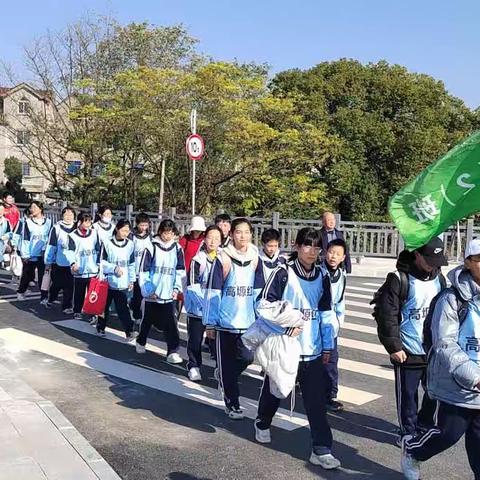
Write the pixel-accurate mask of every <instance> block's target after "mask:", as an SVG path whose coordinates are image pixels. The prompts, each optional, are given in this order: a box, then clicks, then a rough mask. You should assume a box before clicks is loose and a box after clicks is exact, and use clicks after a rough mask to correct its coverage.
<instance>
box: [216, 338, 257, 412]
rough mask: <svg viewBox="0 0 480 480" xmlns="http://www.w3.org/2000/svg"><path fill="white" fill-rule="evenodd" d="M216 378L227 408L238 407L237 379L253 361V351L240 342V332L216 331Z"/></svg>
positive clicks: (238, 391)
mask: <svg viewBox="0 0 480 480" xmlns="http://www.w3.org/2000/svg"><path fill="white" fill-rule="evenodd" d="M216 351H217V365H218V379H219V382H220V387H221V389H222V392H223V400H224V402H225V405H226V407H227V408H239V407H240V402H239V397H240V390H239V387H238V379H239V377H240V375H241V374H242V372H243V371H244V370H245V369H246V368H247V367H248V366H249V365H250V364H251V363H252V362H253V356H254V354H253V352H252V351H250V350H248V349H247V347H245V345H244V344H243V342H242V334H241V333H230V332H222V331H217V348H216Z"/></svg>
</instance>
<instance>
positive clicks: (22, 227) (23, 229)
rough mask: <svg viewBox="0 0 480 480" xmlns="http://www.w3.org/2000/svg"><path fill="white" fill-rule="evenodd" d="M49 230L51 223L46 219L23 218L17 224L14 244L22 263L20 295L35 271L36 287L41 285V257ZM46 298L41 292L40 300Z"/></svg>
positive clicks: (43, 269)
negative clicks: (36, 273)
mask: <svg viewBox="0 0 480 480" xmlns="http://www.w3.org/2000/svg"><path fill="white" fill-rule="evenodd" d="M51 228H52V221H51V220H50V219H49V218H46V217H43V218H42V219H41V220H38V221H36V220H34V219H33V218H24V219H23V221H22V222H20V223H19V224H18V227H17V229H16V231H15V234H14V237H16V240H15V243H16V244H17V245H18V250H19V252H20V256H21V257H22V260H23V261H24V267H23V272H22V278H21V279H20V284H19V286H18V293H20V294H23V293H25V292H26V291H27V288H28V285H29V283H30V282H31V281H32V280H34V277H35V269H37V271H38V285H39V286H41V285H42V280H43V274H44V272H45V263H44V260H43V257H44V254H45V248H46V246H47V240H48V236H49V234H50V229H51ZM47 296H48V292H46V291H41V300H44V299H46V298H47Z"/></svg>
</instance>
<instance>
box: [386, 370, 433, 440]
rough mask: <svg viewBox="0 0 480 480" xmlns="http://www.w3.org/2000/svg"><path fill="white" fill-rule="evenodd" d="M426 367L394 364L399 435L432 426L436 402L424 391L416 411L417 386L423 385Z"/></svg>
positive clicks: (411, 433) (412, 433) (410, 433)
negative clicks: (420, 404) (420, 406)
mask: <svg viewBox="0 0 480 480" xmlns="http://www.w3.org/2000/svg"><path fill="white" fill-rule="evenodd" d="M425 375H426V367H419V368H407V367H405V366H403V365H395V397H396V401H397V415H398V424H399V427H400V435H414V434H415V433H416V432H417V430H428V429H429V428H431V427H432V426H433V415H434V412H435V406H436V403H435V402H434V401H432V400H430V399H429V398H428V395H427V394H426V393H424V395H423V400H422V408H421V410H420V412H418V388H419V387H420V384H422V385H425Z"/></svg>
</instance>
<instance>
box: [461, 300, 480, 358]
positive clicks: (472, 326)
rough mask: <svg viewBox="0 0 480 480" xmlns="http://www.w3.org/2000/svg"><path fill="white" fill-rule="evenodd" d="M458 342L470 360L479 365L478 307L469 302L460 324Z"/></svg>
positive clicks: (479, 310)
mask: <svg viewBox="0 0 480 480" xmlns="http://www.w3.org/2000/svg"><path fill="white" fill-rule="evenodd" d="M458 344H459V345H460V348H461V349H462V350H463V351H464V352H465V353H466V354H467V355H468V357H469V358H470V360H472V361H473V362H475V363H476V364H477V365H480V307H479V306H478V305H477V304H475V303H473V302H469V304H468V310H467V314H466V316H465V320H464V321H463V322H462V324H461V325H460V330H459V332H458Z"/></svg>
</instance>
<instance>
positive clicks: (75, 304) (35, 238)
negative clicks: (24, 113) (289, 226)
mask: <svg viewBox="0 0 480 480" xmlns="http://www.w3.org/2000/svg"><path fill="white" fill-rule="evenodd" d="M93 220H94V219H93V218H92V216H91V215H90V214H89V213H81V214H80V215H79V216H78V218H76V215H75V211H74V210H73V209H72V208H70V207H66V208H64V209H63V211H62V219H61V220H60V221H59V222H57V223H56V224H55V225H52V223H51V221H50V220H49V219H48V218H46V217H45V216H44V212H43V205H42V204H41V203H40V202H31V204H30V206H29V208H28V210H27V211H26V212H25V215H24V217H23V218H22V219H20V221H19V223H18V225H17V226H16V227H15V228H14V229H13V228H12V227H11V225H10V222H9V221H8V220H6V219H5V217H4V205H3V204H0V254H1V255H2V258H0V261H1V260H3V252H5V251H6V246H8V245H10V246H11V247H12V248H13V249H16V250H17V251H18V253H19V254H20V256H21V258H22V260H23V263H24V268H23V273H22V277H21V279H20V282H19V287H18V297H19V298H20V299H22V298H24V294H25V292H26V290H27V288H28V287H29V284H30V282H31V281H32V280H33V279H34V275H35V271H36V272H37V278H38V283H39V285H42V284H43V283H44V282H42V277H43V275H44V272H45V271H47V272H49V274H50V277H51V285H50V288H49V289H48V290H41V299H40V301H41V304H42V305H44V306H45V307H46V308H50V307H51V305H52V303H53V302H55V301H57V298H58V295H59V292H60V291H63V297H62V310H63V312H64V313H65V314H72V315H73V316H74V318H75V319H77V320H80V319H84V315H83V314H82V307H83V303H84V300H85V294H86V291H87V289H88V286H89V282H90V280H91V279H92V278H94V277H96V276H98V275H101V276H103V277H105V278H106V279H107V280H108V285H109V289H108V298H107V304H106V308H105V312H104V314H103V315H100V316H99V317H98V318H89V319H87V320H89V321H91V323H92V324H94V325H95V326H96V329H97V332H98V333H99V334H100V335H104V334H105V330H106V327H107V324H108V318H109V310H110V306H111V304H112V303H113V304H114V305H115V310H116V312H117V315H118V317H119V320H120V322H121V324H122V326H123V329H124V331H125V338H126V341H128V342H130V341H135V346H136V351H137V353H139V354H143V353H145V352H146V345H147V342H148V336H149V332H150V329H151V327H152V325H153V326H155V327H156V328H157V329H159V330H162V331H163V332H164V335H165V340H166V343H167V362H169V363H174V364H179V363H182V362H183V359H182V358H181V356H180V355H179V346H180V336H179V330H178V325H177V321H178V315H179V314H180V312H181V311H182V310H183V307H184V308H185V311H186V314H187V331H188V341H187V355H188V359H186V360H187V364H186V366H187V374H188V377H189V379H190V380H191V381H201V380H202V347H203V343H204V342H206V343H207V344H208V346H209V348H210V354H211V356H212V358H213V359H214V360H215V361H216V366H217V368H216V370H215V376H216V378H217V380H218V383H219V387H220V389H221V392H222V395H223V399H224V403H225V412H226V414H227V415H228V417H229V418H231V419H233V420H240V419H242V418H244V414H243V410H242V406H241V404H240V387H239V377H240V375H241V374H242V372H243V371H244V370H245V369H246V368H247V367H248V366H249V365H250V364H251V363H252V362H253V361H254V352H253V351H252V350H251V349H250V348H249V347H248V344H247V343H246V342H244V341H242V336H243V335H244V334H246V332H248V331H249V329H251V328H252V326H254V325H256V324H257V323H259V322H262V325H263V326H265V325H267V327H268V329H269V331H270V332H271V333H273V334H274V335H286V336H288V337H293V338H296V339H297V340H298V343H299V346H300V357H299V362H298V373H297V384H298V386H299V387H300V389H301V393H302V399H303V402H304V407H305V411H306V415H307V418H308V422H309V425H310V431H311V438H312V451H311V455H310V462H311V463H313V464H315V465H320V466H321V467H323V468H325V469H335V468H338V467H339V466H340V461H339V460H338V459H337V458H335V457H334V456H333V454H332V433H331V429H330V426H329V424H328V417H327V411H328V410H334V411H338V410H340V409H342V408H343V405H342V404H341V403H340V402H339V401H338V399H337V398H336V397H337V393H338V350H337V337H338V334H339V329H340V327H341V324H342V322H343V318H344V314H345V301H344V296H345V286H346V274H345V271H344V268H343V265H344V262H345V258H346V254H347V248H346V244H345V242H344V240H343V239H341V238H333V239H329V243H328V245H327V246H326V247H323V248H322V235H321V233H320V232H319V231H318V230H315V229H313V228H308V227H307V228H302V229H301V230H299V232H298V235H297V237H296V240H295V245H294V247H293V253H291V254H289V255H288V256H286V255H282V254H281V252H280V239H281V237H280V233H279V232H278V231H277V230H275V229H268V230H265V231H264V232H263V234H262V238H261V247H260V248H257V247H256V246H254V245H253V243H252V236H253V227H252V225H251V224H250V222H249V221H248V220H247V219H246V218H236V219H234V220H233V221H232V220H231V219H230V217H229V216H228V215H226V214H221V215H218V216H217V217H216V218H215V222H214V224H212V225H210V226H208V227H207V226H206V225H205V221H204V220H203V218H201V217H193V218H192V224H191V228H190V231H189V233H188V234H187V235H185V236H184V237H182V238H181V239H180V240H179V241H177V240H178V237H179V232H178V230H177V227H176V225H175V223H174V222H173V221H172V220H169V219H165V220H162V221H161V222H160V225H159V227H158V230H157V231H156V232H151V223H150V219H149V217H148V216H147V215H146V214H142V213H141V214H139V215H138V216H137V217H136V222H135V228H132V226H131V225H130V222H128V221H127V220H125V219H121V220H119V221H118V222H117V223H116V224H115V225H114V224H113V223H112V210H111V209H110V208H109V207H102V208H101V209H99V212H98V218H97V219H96V221H95V222H94V221H93ZM443 251H444V246H443V242H442V241H441V240H440V239H439V238H433V239H432V240H431V241H429V242H428V243H427V244H425V245H424V246H422V247H421V248H419V249H417V250H415V251H413V252H409V251H404V252H402V253H401V254H400V255H399V258H398V261H397V269H396V271H395V272H391V273H390V274H389V275H388V276H387V279H386V281H385V283H384V284H383V285H382V286H381V288H380V289H379V291H378V292H377V293H376V294H375V297H374V299H373V301H372V303H373V304H374V317H375V320H376V322H377V325H378V336H379V339H380V341H381V343H382V344H383V345H384V347H385V349H386V350H387V352H388V353H389V355H390V359H391V362H392V364H393V367H394V372H395V396H396V403H397V411H398V422H399V438H398V444H399V446H401V447H402V462H401V465H402V470H403V472H404V475H405V478H407V479H412V480H415V479H418V478H420V465H421V462H422V461H425V460H427V459H429V458H431V457H433V456H434V455H436V454H438V453H439V452H441V451H444V450H446V449H447V448H449V447H450V446H451V445H453V444H455V443H456V442H457V441H458V440H459V439H460V438H461V437H462V436H463V435H464V434H465V438H466V449H467V454H468V459H469V462H470V466H471V468H472V471H473V472H474V474H475V478H476V479H478V480H480V456H479V455H478V453H479V449H480V447H479V445H480V420H479V418H480V417H479V415H480V413H477V412H480V396H479V395H480V366H479V365H480V239H474V240H472V241H471V242H469V244H468V245H467V246H466V251H465V261H464V264H463V265H461V266H459V267H457V268H456V269H454V270H452V271H451V272H450V273H449V274H448V279H447V278H445V277H444V276H443V274H442V272H441V267H442V266H445V265H447V260H446V258H445V256H444V254H443ZM447 283H450V287H448V288H447ZM282 302H284V303H285V304H288V305H289V306H290V307H292V308H293V309H294V310H296V311H298V312H301V316H302V319H303V323H302V327H293V328H283V327H279V325H278V324H276V323H275V322H272V321H271V319H270V318H269V317H268V315H264V313H263V312H264V311H265V309H268V305H272V306H274V305H277V304H281V303H282ZM259 305H261V308H260V307H259ZM285 338H286V337H285ZM272 382H273V379H271V378H270V376H269V375H268V374H266V375H265V378H264V382H263V385H262V388H261V392H260V398H259V404H258V413H257V418H256V420H255V422H254V435H255V439H256V440H257V441H258V442H260V443H269V442H270V441H271V431H270V426H271V423H272V420H273V418H274V416H275V413H276V411H277V409H278V407H279V404H280V398H279V397H278V396H276V395H275V390H274V389H272ZM420 385H421V386H423V389H424V394H423V398H422V401H421V402H420V400H419V398H420V397H419V387H420ZM292 395H294V393H292Z"/></svg>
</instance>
